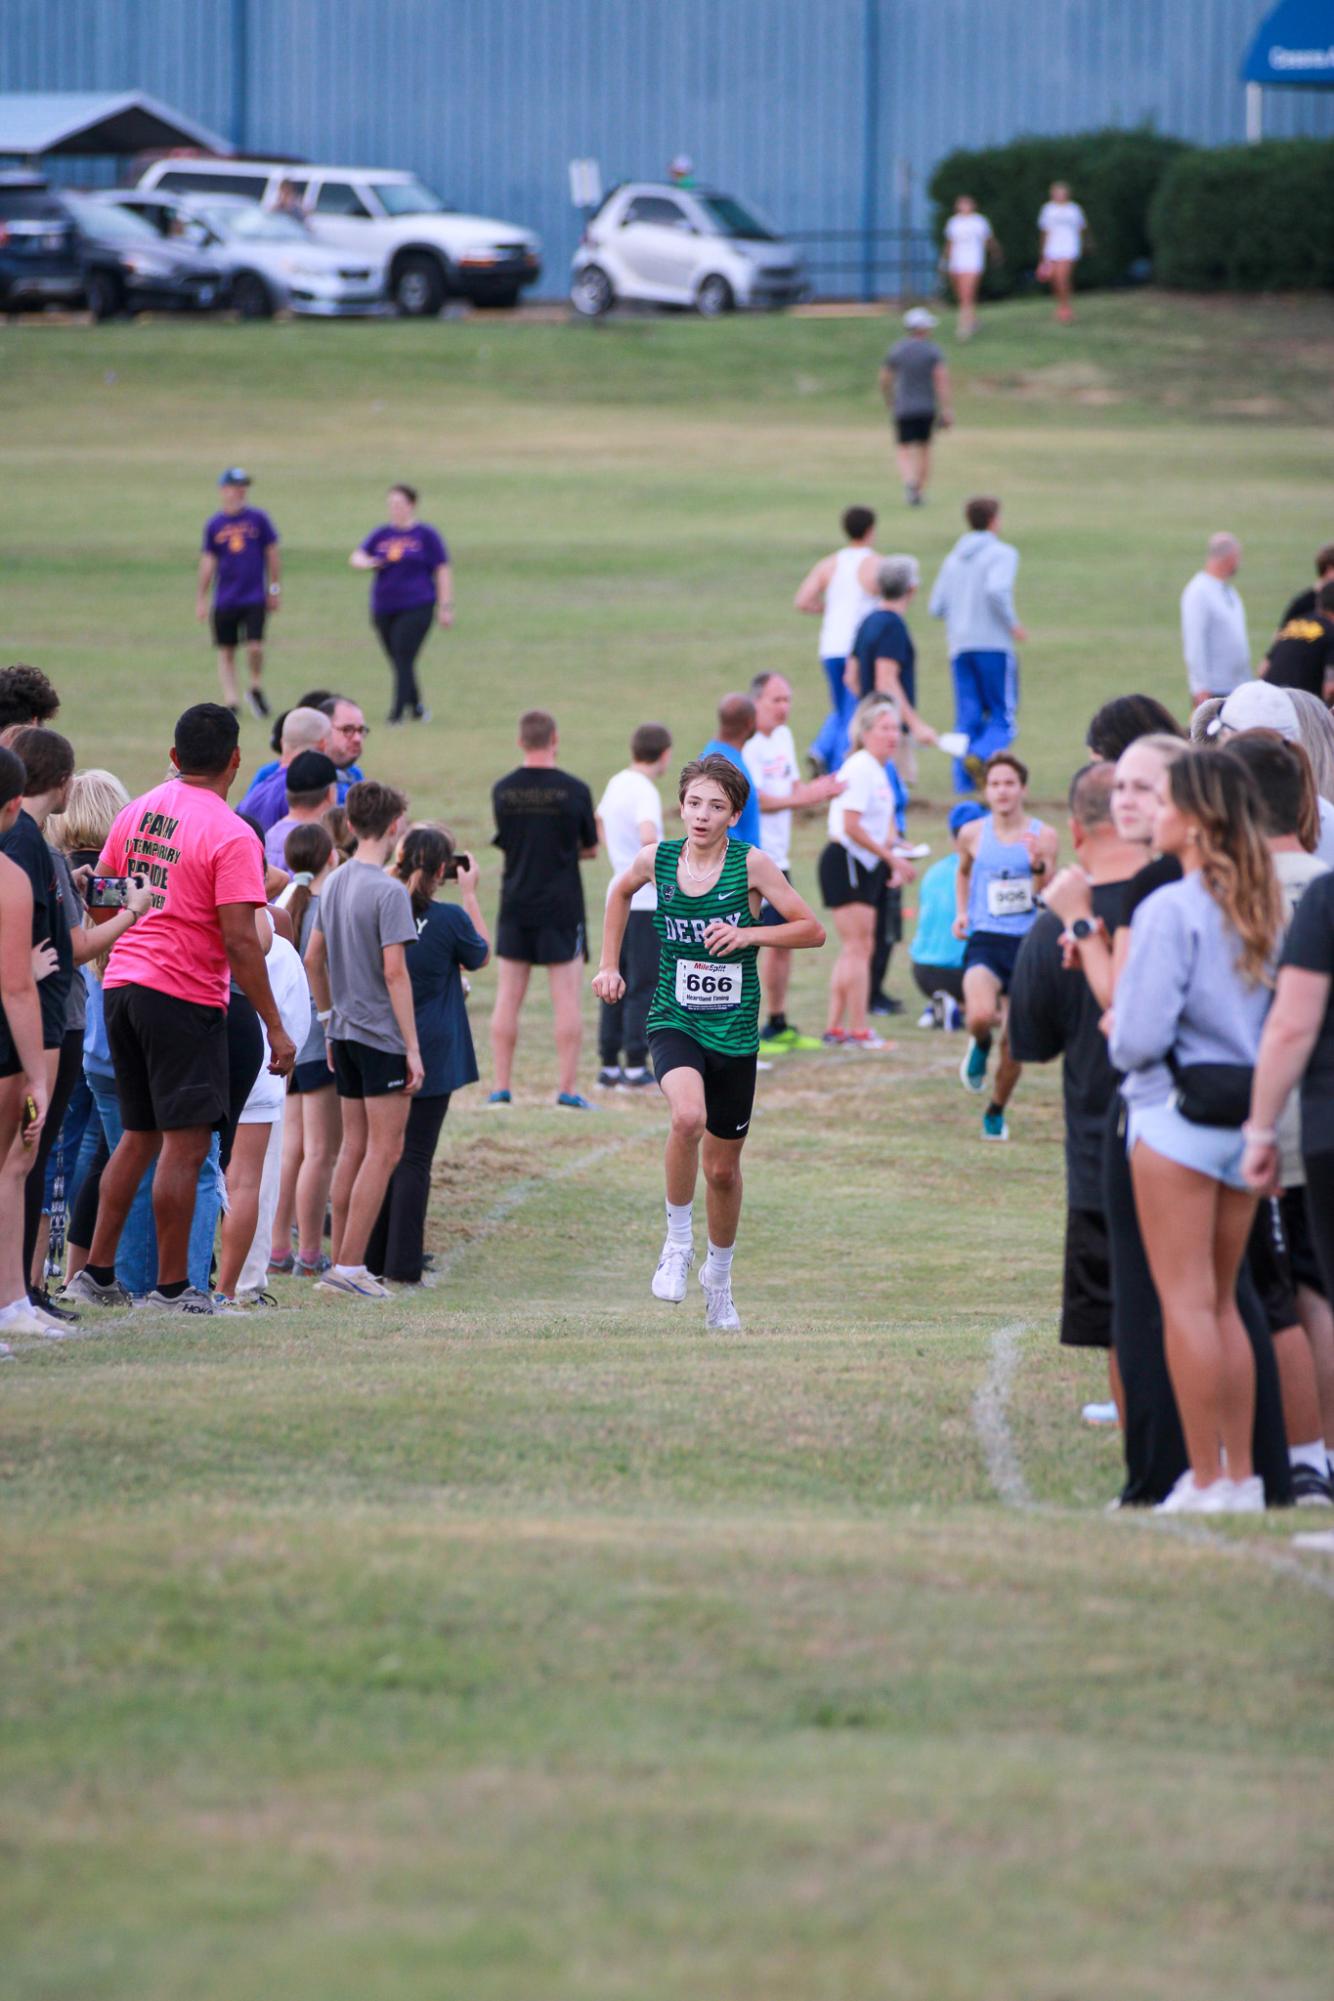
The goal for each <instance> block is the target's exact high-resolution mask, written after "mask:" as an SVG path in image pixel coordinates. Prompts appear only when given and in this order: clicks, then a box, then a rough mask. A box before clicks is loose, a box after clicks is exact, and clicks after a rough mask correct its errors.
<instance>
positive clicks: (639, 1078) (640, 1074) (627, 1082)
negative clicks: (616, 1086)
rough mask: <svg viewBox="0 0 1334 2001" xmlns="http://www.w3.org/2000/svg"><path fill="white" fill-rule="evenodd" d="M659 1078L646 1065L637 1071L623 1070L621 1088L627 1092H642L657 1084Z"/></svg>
mask: <svg viewBox="0 0 1334 2001" xmlns="http://www.w3.org/2000/svg"><path fill="white" fill-rule="evenodd" d="M657 1081H658V1080H657V1078H656V1077H655V1076H654V1074H653V1072H652V1071H651V1070H650V1069H649V1067H648V1065H647V1064H646V1063H645V1064H643V1065H641V1066H640V1068H638V1069H636V1070H622V1072H621V1088H622V1090H625V1091H642V1090H644V1089H645V1087H646V1086H647V1085H649V1084H656V1083H657Z"/></svg>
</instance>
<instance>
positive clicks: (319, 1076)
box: [287, 1056, 334, 1097]
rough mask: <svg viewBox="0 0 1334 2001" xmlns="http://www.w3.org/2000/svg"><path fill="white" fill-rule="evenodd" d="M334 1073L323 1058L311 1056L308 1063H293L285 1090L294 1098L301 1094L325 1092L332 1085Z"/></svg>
mask: <svg viewBox="0 0 1334 2001" xmlns="http://www.w3.org/2000/svg"><path fill="white" fill-rule="evenodd" d="M333 1080H334V1073H333V1071H332V1070H331V1069H330V1068H329V1065H328V1063H327V1062H326V1061H325V1059H324V1057H323V1056H312V1057H311V1059H310V1061H309V1063H294V1064H293V1065H292V1070H291V1074H290V1076H289V1077H288V1079H287V1088H288V1090H289V1091H290V1092H292V1093H293V1094H294V1095H295V1096H297V1097H299V1096H300V1095H301V1094H302V1092H310V1091H325V1090H327V1089H328V1088H329V1086H330V1085H331V1084H332V1083H333Z"/></svg>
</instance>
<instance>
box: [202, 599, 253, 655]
mask: <svg viewBox="0 0 1334 2001" xmlns="http://www.w3.org/2000/svg"><path fill="white" fill-rule="evenodd" d="M263 637H264V606H263V605H262V604H239V605H237V606H236V608H235V610H234V611H215V612H214V614H213V643H214V645H215V646H239V645H240V643H241V641H242V640H243V639H244V640H245V641H246V642H247V644H248V645H251V646H257V645H258V644H259V642H260V640H261V639H262V638H263Z"/></svg>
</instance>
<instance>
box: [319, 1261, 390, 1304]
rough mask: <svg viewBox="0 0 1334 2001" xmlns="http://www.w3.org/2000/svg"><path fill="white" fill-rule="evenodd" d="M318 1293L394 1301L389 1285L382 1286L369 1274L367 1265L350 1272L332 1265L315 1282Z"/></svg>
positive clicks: (357, 1266)
mask: <svg viewBox="0 0 1334 2001" xmlns="http://www.w3.org/2000/svg"><path fill="white" fill-rule="evenodd" d="M314 1289H315V1291H316V1292H319V1291H320V1290H321V1289H323V1290H324V1291H325V1292H346V1293H350V1294H351V1295H352V1297H353V1298H354V1299H392V1298H393V1294H392V1293H391V1292H390V1290H389V1288H388V1286H387V1285H381V1283H380V1281H379V1279H378V1278H376V1277H374V1276H373V1274H372V1273H370V1272H368V1271H367V1269H366V1267H365V1265H356V1266H354V1267H353V1268H352V1269H350V1270H348V1271H339V1269H338V1267H337V1265H330V1267H329V1269H328V1271H326V1272H325V1273H324V1274H323V1275H322V1276H321V1277H320V1278H317V1279H316V1281H315V1287H314Z"/></svg>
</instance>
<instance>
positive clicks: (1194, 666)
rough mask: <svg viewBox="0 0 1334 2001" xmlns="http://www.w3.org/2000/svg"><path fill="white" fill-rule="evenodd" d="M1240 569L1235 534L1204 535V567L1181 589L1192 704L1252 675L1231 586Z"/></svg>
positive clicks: (1241, 614)
mask: <svg viewBox="0 0 1334 2001" xmlns="http://www.w3.org/2000/svg"><path fill="white" fill-rule="evenodd" d="M1240 568H1241V544H1240V542H1239V541H1238V540H1237V538H1236V536H1235V535H1227V534H1218V535H1211V536H1210V537H1209V547H1208V550H1207V552H1206V555H1205V562H1204V568H1203V569H1202V570H1197V571H1196V573H1195V575H1194V576H1193V577H1192V578H1191V580H1190V582H1189V583H1188V584H1187V585H1186V588H1185V590H1184V591H1182V593H1181V651H1182V654H1183V655H1184V657H1185V662H1186V680H1187V682H1188V684H1189V687H1190V702H1191V707H1192V708H1198V707H1199V705H1200V703H1201V702H1207V701H1208V700H1209V699H1210V697H1211V696H1214V695H1230V694H1231V693H1232V690H1233V689H1234V688H1239V687H1240V686H1241V684H1242V682H1243V681H1249V680H1250V678H1251V645H1250V640H1249V638H1248V636H1247V632H1246V607H1245V605H1243V603H1242V601H1241V597H1240V594H1239V593H1238V592H1237V591H1236V590H1235V589H1234V588H1233V584H1232V579H1233V577H1235V576H1236V574H1237V571H1238V570H1239V569H1240Z"/></svg>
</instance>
